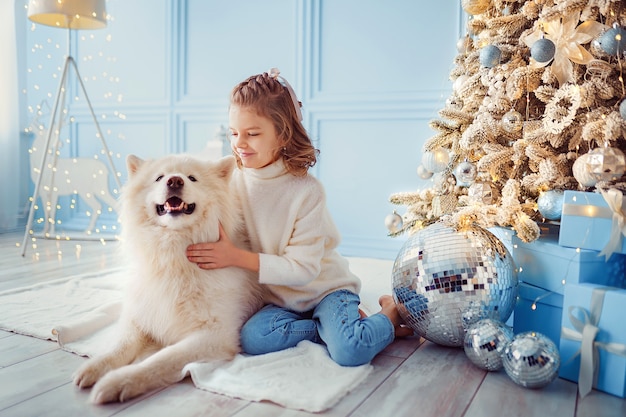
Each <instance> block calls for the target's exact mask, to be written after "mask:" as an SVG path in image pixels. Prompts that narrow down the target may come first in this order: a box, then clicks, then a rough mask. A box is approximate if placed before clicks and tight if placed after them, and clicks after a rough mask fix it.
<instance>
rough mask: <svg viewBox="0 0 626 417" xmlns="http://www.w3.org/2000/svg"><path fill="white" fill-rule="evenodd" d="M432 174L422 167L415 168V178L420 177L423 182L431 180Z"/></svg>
mask: <svg viewBox="0 0 626 417" xmlns="http://www.w3.org/2000/svg"><path fill="white" fill-rule="evenodd" d="M433 174H434V172H432V171H429V170H427V169H426V168H424V165H419V166H418V167H417V176H418V177H420V178H421V179H423V180H428V179H431V178H432V176H433Z"/></svg>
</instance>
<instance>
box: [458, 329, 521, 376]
mask: <svg viewBox="0 0 626 417" xmlns="http://www.w3.org/2000/svg"><path fill="white" fill-rule="evenodd" d="M511 340H513V330H511V328H510V327H509V326H507V325H506V324H504V323H502V322H501V321H498V320H492V319H483V320H480V321H478V322H476V323H474V324H472V325H471V326H470V327H469V328H468V329H467V332H466V333H465V341H464V343H463V349H465V355H467V357H468V358H469V360H470V361H472V363H473V364H474V365H476V366H478V367H479V368H480V369H484V370H486V371H498V370H500V369H502V366H503V365H502V353H503V352H504V348H506V346H507V345H508V344H509V343H511Z"/></svg>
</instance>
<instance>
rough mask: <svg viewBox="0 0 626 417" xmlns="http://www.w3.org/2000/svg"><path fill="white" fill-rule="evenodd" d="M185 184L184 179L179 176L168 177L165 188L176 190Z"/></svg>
mask: <svg viewBox="0 0 626 417" xmlns="http://www.w3.org/2000/svg"><path fill="white" fill-rule="evenodd" d="M183 185H185V181H183V179H182V178H181V177H170V178H169V179H168V180H167V188H170V189H172V190H176V189H178V188H182V187H183Z"/></svg>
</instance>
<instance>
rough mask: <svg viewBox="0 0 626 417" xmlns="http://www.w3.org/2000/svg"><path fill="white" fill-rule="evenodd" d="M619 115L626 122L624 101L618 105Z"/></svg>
mask: <svg viewBox="0 0 626 417" xmlns="http://www.w3.org/2000/svg"><path fill="white" fill-rule="evenodd" d="M619 114H620V116H622V119H624V120H626V99H624V100H622V102H621V103H620V104H619Z"/></svg>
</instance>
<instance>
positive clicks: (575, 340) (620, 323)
mask: <svg viewBox="0 0 626 417" xmlns="http://www.w3.org/2000/svg"><path fill="white" fill-rule="evenodd" d="M625 315H626V290H625V289H621V288H615V287H605V286H602V285H596V284H571V285H570V284H568V285H566V286H565V294H564V296H563V318H562V329H561V341H560V344H559V347H560V348H559V352H560V355H561V367H560V369H559V376H560V377H561V378H565V379H568V380H570V381H574V382H578V384H579V389H581V388H582V386H583V385H584V384H581V383H582V380H580V378H579V377H580V376H581V375H580V369H581V360H582V361H583V362H586V363H590V364H593V359H592V358H591V357H589V355H587V354H586V353H584V352H586V351H588V350H587V349H584V348H583V349H582V351H581V347H582V346H584V345H585V344H586V345H587V346H593V349H590V350H589V351H592V350H595V352H596V354H597V358H598V362H597V367H595V373H596V376H595V377H593V374H594V372H590V374H591V377H590V378H591V379H589V381H590V383H591V384H592V386H593V387H594V388H596V389H597V390H600V391H604V392H606V393H608V394H613V395H616V396H618V397H622V398H626V326H625V325H624V316H625ZM594 316H596V317H594ZM597 316H599V319H598V318H597ZM572 317H573V318H574V320H572ZM576 320H578V323H577V325H575V324H574V322H576ZM585 324H587V325H588V326H589V325H592V326H593V325H594V324H595V326H596V327H597V329H598V332H597V334H596V335H595V338H594V337H593V334H592V333H593V332H588V330H589V329H588V328H587V329H586V330H583V329H585V327H584V325H585ZM583 333H585V334H588V333H589V334H591V335H590V336H588V337H590V338H591V340H584V338H583V337H582V335H583ZM581 355H583V356H584V357H583V356H581ZM590 361H591V362H590ZM590 369H592V370H593V367H591V368H590ZM581 395H582V396H584V395H585V392H581Z"/></svg>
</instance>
